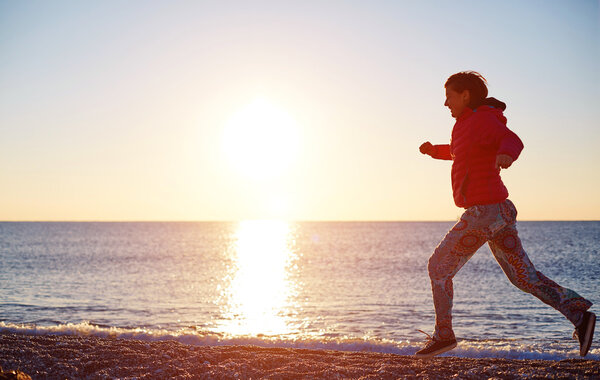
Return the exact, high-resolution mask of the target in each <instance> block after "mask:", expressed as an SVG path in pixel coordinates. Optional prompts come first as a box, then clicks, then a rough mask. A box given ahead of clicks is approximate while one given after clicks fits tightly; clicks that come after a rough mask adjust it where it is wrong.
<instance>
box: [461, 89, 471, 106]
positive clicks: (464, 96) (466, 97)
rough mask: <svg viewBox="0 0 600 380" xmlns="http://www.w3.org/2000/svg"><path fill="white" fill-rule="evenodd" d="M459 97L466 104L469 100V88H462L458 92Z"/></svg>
mask: <svg viewBox="0 0 600 380" xmlns="http://www.w3.org/2000/svg"><path fill="white" fill-rule="evenodd" d="M460 98H461V99H462V101H463V104H465V105H467V104H469V103H470V102H471V93H470V92H469V90H464V91H463V92H461V93H460Z"/></svg>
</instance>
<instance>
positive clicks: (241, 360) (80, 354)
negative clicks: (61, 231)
mask: <svg viewBox="0 0 600 380" xmlns="http://www.w3.org/2000/svg"><path fill="white" fill-rule="evenodd" d="M0 366H1V367H2V368H3V369H4V370H5V371H11V370H20V371H23V372H24V373H26V374H28V375H29V376H31V378H32V379H65V378H68V379H86V378H89V379H101V378H105V379H106V378H122V379H133V378H136V379H155V378H172V379H257V378H268V379H290V378H311V379H336V378H339V379H396V378H419V379H442V378H459V379H467V378H468V379H488V378H496V379H514V378H553V379H572V378H581V379H592V378H600V362H599V361H595V360H586V359H583V358H582V359H566V360H561V361H547V360H516V359H498V358H489V359H485V358H481V359H472V358H460V357H452V356H445V357H437V358H432V359H425V360H424V359H418V358H415V357H412V356H403V355H397V354H385V353H375V352H347V351H331V350H314V349H299V348H263V347H257V346H193V345H186V344H183V343H179V342H175V341H155V342H147V341H141V340H135V339H121V338H102V337H96V336H77V335H27V334H19V333H11V332H0Z"/></svg>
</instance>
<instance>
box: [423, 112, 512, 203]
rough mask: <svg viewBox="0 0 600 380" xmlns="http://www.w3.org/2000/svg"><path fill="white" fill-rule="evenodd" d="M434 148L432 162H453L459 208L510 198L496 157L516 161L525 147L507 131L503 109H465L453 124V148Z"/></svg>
mask: <svg viewBox="0 0 600 380" xmlns="http://www.w3.org/2000/svg"><path fill="white" fill-rule="evenodd" d="M434 148H435V149H434V152H433V154H432V155H431V156H432V157H433V158H437V159H441V160H453V163H452V193H453V195H454V203H456V205H457V206H458V207H464V208H468V207H471V206H474V205H485V204H493V203H499V202H502V201H504V200H505V199H506V198H508V190H507V189H506V187H505V186H504V184H503V183H502V179H501V178H500V170H498V169H496V156H497V155H498V154H508V155H509V156H511V157H512V158H513V160H516V159H517V158H518V157H519V154H520V153H521V151H522V150H523V143H522V142H521V139H519V137H518V136H517V135H516V134H515V133H514V132H512V131H511V130H510V129H508V128H507V127H506V117H504V115H503V113H502V111H501V110H500V109H497V108H493V107H490V106H481V107H479V108H477V109H476V110H475V111H473V110H471V109H470V108H466V109H465V111H464V112H463V113H462V115H460V117H459V118H458V119H457V120H456V124H454V128H453V129H452V139H451V140H450V144H449V145H448V144H445V145H434Z"/></svg>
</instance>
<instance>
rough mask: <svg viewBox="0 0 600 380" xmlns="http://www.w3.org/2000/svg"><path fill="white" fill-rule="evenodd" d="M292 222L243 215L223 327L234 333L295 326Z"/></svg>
mask: <svg viewBox="0 0 600 380" xmlns="http://www.w3.org/2000/svg"><path fill="white" fill-rule="evenodd" d="M291 245H292V236H291V231H290V226H289V224H288V223H286V222H283V221H270V220H269V221H265V220H258V221H244V222H241V223H240V224H239V226H238V228H237V231H236V236H235V242H234V245H233V246H232V255H233V265H232V267H231V270H230V274H229V275H230V278H229V284H228V286H227V287H226V288H225V289H223V291H222V294H221V295H222V298H223V299H224V300H226V302H225V303H226V305H225V310H224V317H225V318H224V319H223V320H222V323H221V324H220V326H219V330H220V332H221V333H224V334H229V335H234V336H248V335H251V336H256V335H267V336H272V335H282V334H287V333H290V332H291V327H290V324H289V323H288V322H289V315H292V314H293V312H294V310H295V307H294V304H293V295H294V289H295V285H294V283H293V281H292V280H291V279H290V276H289V270H290V268H291V267H292V266H293V264H294V261H295V254H294V253H293V252H292V250H291Z"/></svg>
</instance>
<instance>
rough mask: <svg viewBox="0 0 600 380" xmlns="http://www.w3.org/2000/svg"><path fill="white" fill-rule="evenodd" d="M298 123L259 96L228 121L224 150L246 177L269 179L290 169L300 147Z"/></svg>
mask: <svg viewBox="0 0 600 380" xmlns="http://www.w3.org/2000/svg"><path fill="white" fill-rule="evenodd" d="M298 140H299V128H298V123H297V122H296V121H295V120H294V119H293V118H292V117H291V116H290V115H289V114H288V113H287V112H285V111H284V110H283V109H281V108H279V107H277V106H276V105H274V104H273V103H271V102H269V101H268V100H266V99H262V98H260V99H256V100H254V101H253V102H251V103H250V104H248V105H247V106H245V107H243V108H242V109H240V110H239V111H238V112H236V113H235V114H234V115H233V116H232V117H231V118H230V119H229V120H228V122H227V123H226V125H225V128H224V133H223V150H224V152H225V155H226V157H227V158H228V160H229V162H230V163H231V165H232V166H233V167H235V168H236V170H237V171H239V172H240V173H241V174H243V175H244V176H247V177H250V178H253V179H266V178H272V177H274V176H278V175H280V174H282V173H284V172H285V171H286V170H288V169H289V168H290V166H291V164H292V163H293V162H294V161H295V159H296V156H297V153H298V146H299V141H298Z"/></svg>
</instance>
